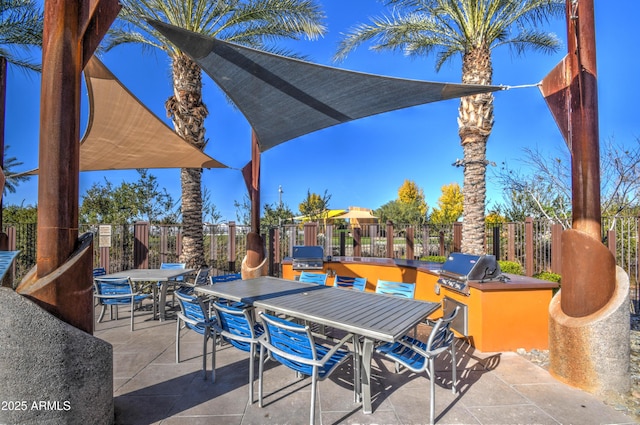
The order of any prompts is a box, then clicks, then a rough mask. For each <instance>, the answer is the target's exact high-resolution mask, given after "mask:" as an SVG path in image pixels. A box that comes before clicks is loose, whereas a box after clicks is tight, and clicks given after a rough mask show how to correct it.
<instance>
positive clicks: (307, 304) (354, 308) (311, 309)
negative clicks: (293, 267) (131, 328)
mask: <svg viewBox="0 0 640 425" xmlns="http://www.w3.org/2000/svg"><path fill="white" fill-rule="evenodd" d="M195 290H196V292H199V293H201V294H206V295H212V296H215V297H221V298H226V299H230V300H232V301H241V302H243V303H246V304H249V305H253V306H254V307H256V308H261V309H264V310H270V311H275V312H277V313H282V314H285V315H287V316H292V317H296V318H299V319H303V320H308V321H310V322H313V323H318V324H320V325H326V326H330V327H333V328H336V329H340V330H343V331H346V332H350V333H353V334H356V335H358V336H360V337H362V339H363V344H362V350H361V353H360V355H361V359H362V361H360V362H359V363H360V369H361V373H360V377H361V380H360V382H359V383H357V382H356V383H355V384H356V385H359V388H356V390H357V391H358V393H360V394H361V397H362V410H363V412H364V413H371V412H372V407H371V359H372V355H373V346H374V343H375V341H387V342H393V341H397V340H398V339H399V338H400V337H402V336H403V335H404V334H406V333H407V332H408V331H410V330H411V329H413V328H414V327H415V326H416V325H417V324H419V323H420V322H421V321H422V320H423V319H424V318H425V317H427V316H429V315H430V314H431V313H433V312H434V311H436V310H437V309H438V308H439V307H440V304H438V303H433V302H425V301H419V300H413V299H407V298H400V297H394V296H390V295H381V294H375V293H372V292H361V291H353V290H349V289H343V288H334V287H332V286H322V285H315V284H307V283H302V282H297V281H292V280H286V279H279V278H275V277H266V276H264V277H259V278H255V279H248V280H237V281H233V282H221V283H216V284H215V285H210V286H209V285H204V286H197V287H196V288H195ZM357 351H360V350H357ZM356 357H357V356H356Z"/></svg>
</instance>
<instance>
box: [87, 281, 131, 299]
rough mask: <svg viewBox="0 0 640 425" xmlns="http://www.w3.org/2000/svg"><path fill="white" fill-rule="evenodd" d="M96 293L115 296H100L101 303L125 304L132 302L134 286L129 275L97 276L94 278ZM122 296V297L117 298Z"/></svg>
mask: <svg viewBox="0 0 640 425" xmlns="http://www.w3.org/2000/svg"><path fill="white" fill-rule="evenodd" d="M93 287H94V289H95V292H96V294H98V295H102V296H110V297H114V298H100V303H101V304H124V303H129V302H131V296H132V295H133V287H132V285H131V280H129V278H128V277H102V278H101V277H96V278H94V279H93ZM118 296H121V297H122V298H117V297H118Z"/></svg>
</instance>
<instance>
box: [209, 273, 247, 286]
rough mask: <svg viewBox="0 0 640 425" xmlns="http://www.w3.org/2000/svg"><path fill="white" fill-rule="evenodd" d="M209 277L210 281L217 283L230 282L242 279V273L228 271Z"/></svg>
mask: <svg viewBox="0 0 640 425" xmlns="http://www.w3.org/2000/svg"><path fill="white" fill-rule="evenodd" d="M209 279H210V280H211V283H212V284H214V283H218V282H230V281H232V280H240V279H242V275H241V274H240V273H229V274H221V275H219V276H210V277H209Z"/></svg>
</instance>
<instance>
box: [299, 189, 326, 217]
mask: <svg viewBox="0 0 640 425" xmlns="http://www.w3.org/2000/svg"><path fill="white" fill-rule="evenodd" d="M330 199H331V195H329V194H328V193H327V191H326V190H325V191H324V194H323V195H322V196H321V195H318V194H317V193H311V191H310V190H309V189H307V197H306V198H305V200H304V201H302V202H301V203H300V205H298V209H299V210H300V214H301V215H303V216H306V217H309V219H310V220H311V221H317V220H321V219H323V218H326V212H327V210H328V209H329V200H330Z"/></svg>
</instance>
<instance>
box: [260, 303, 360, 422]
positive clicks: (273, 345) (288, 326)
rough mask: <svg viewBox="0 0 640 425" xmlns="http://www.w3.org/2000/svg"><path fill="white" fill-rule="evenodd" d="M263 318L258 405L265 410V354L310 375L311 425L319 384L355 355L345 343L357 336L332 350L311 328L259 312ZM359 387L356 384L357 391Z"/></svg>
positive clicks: (301, 373) (351, 338) (342, 342)
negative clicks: (263, 399) (316, 339)
mask: <svg viewBox="0 0 640 425" xmlns="http://www.w3.org/2000/svg"><path fill="white" fill-rule="evenodd" d="M259 315H260V319H261V320H262V322H263V324H264V330H265V332H264V335H262V337H260V339H259V341H260V367H259V376H260V378H259V380H258V403H259V405H260V407H262V386H263V385H262V381H263V372H264V362H265V361H266V359H265V354H266V355H267V356H268V357H267V358H268V359H272V360H275V361H277V362H279V363H281V364H283V365H284V366H286V367H288V368H289V369H292V370H294V371H295V372H296V373H297V374H299V375H307V376H311V411H310V416H309V423H311V424H313V423H314V420H315V407H316V393H317V391H318V388H317V387H318V385H317V381H322V380H324V379H326V378H328V377H329V376H330V375H331V373H332V372H333V371H335V370H336V369H337V368H338V366H340V365H341V364H342V363H344V362H345V361H346V360H347V359H348V358H349V357H351V356H352V352H351V351H350V350H349V349H348V347H347V345H346V343H347V341H349V340H351V341H352V342H353V343H354V344H356V342H355V341H354V335H353V334H347V335H346V336H345V337H344V338H342V339H341V340H340V341H339V342H338V343H337V344H335V345H334V346H333V347H329V346H326V345H322V344H319V343H316V342H315V340H314V337H313V335H312V333H311V330H310V329H309V326H304V325H300V324H297V323H294V322H291V321H289V320H285V319H281V318H279V317H275V316H271V315H268V314H265V313H264V312H260V313H259ZM359 376H360V375H359V371H358V370H354V377H356V378H354V379H357V377H359ZM355 388H356V385H355V383H354V391H355Z"/></svg>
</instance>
